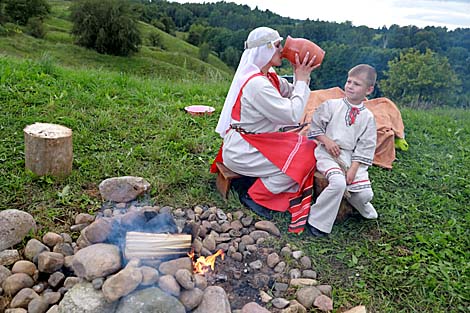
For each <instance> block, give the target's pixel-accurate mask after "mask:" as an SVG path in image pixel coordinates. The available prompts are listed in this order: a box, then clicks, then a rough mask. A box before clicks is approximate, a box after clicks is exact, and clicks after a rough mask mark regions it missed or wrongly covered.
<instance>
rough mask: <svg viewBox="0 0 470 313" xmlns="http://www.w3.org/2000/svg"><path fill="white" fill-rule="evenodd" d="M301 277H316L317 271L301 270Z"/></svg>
mask: <svg viewBox="0 0 470 313" xmlns="http://www.w3.org/2000/svg"><path fill="white" fill-rule="evenodd" d="M302 277H303V278H312V279H317V272H315V271H313V270H304V271H302Z"/></svg>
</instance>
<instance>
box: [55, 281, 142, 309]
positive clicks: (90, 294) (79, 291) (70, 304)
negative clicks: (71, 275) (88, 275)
mask: <svg viewBox="0 0 470 313" xmlns="http://www.w3.org/2000/svg"><path fill="white" fill-rule="evenodd" d="M116 305H117V302H111V303H109V302H108V301H106V298H105V297H104V295H103V293H102V292H101V291H98V290H96V289H94V288H93V286H92V285H91V284H90V283H88V282H82V283H79V284H77V285H75V286H73V288H72V289H70V290H69V291H68V292H67V293H65V295H64V298H63V299H62V301H60V303H59V308H58V313H114V312H115V310H116ZM134 312H135V311H134Z"/></svg>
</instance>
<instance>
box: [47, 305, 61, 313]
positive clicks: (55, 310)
mask: <svg viewBox="0 0 470 313" xmlns="http://www.w3.org/2000/svg"><path fill="white" fill-rule="evenodd" d="M46 313H59V306H58V305H57V304H55V305H53V306H51V307H50V308H49V310H48V311H47V312H46Z"/></svg>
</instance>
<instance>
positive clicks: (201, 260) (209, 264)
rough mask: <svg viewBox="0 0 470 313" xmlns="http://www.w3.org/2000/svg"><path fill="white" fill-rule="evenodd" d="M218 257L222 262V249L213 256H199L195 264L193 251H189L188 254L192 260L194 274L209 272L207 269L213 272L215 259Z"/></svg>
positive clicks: (223, 256) (223, 255)
mask: <svg viewBox="0 0 470 313" xmlns="http://www.w3.org/2000/svg"><path fill="white" fill-rule="evenodd" d="M219 255H220V257H221V258H222V260H223V259H224V258H225V254H224V251H223V250H222V249H219V250H218V251H217V252H216V253H214V254H213V255H209V256H208V257H207V258H206V257H204V256H202V255H201V256H200V257H198V258H197V260H196V262H194V250H191V252H190V253H188V256H189V257H190V258H191V259H192V260H193V271H194V273H196V274H204V273H206V272H207V271H209V268H210V269H211V270H214V266H215V259H216V258H217V257H218V256H219Z"/></svg>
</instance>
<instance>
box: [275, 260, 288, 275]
mask: <svg viewBox="0 0 470 313" xmlns="http://www.w3.org/2000/svg"><path fill="white" fill-rule="evenodd" d="M286 267H287V264H286V262H284V261H281V262H279V263H277V265H276V266H275V267H274V272H276V273H283V272H284V270H285V269H286Z"/></svg>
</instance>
